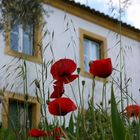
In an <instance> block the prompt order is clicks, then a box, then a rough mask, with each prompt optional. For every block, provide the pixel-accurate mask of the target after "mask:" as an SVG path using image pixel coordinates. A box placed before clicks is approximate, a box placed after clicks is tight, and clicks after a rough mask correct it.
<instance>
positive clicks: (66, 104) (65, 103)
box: [48, 97, 77, 116]
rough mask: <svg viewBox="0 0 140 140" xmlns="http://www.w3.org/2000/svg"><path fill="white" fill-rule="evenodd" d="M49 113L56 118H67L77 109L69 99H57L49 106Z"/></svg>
mask: <svg viewBox="0 0 140 140" xmlns="http://www.w3.org/2000/svg"><path fill="white" fill-rule="evenodd" d="M48 109H49V112H50V113H51V114H52V115H56V116H65V115H66V114H67V113H69V112H71V111H74V110H76V109H77V107H76V105H75V104H74V103H73V101H72V100H70V99H69V98H66V97H63V98H56V99H55V100H53V101H51V102H49V104H48Z"/></svg>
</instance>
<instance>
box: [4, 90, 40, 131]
mask: <svg viewBox="0 0 140 140" xmlns="http://www.w3.org/2000/svg"><path fill="white" fill-rule="evenodd" d="M26 105H27V112H26V111H25V109H24V108H25V100H24V96H23V95H21V94H15V93H11V92H6V93H4V97H3V106H2V126H3V127H4V128H11V127H13V126H14V127H15V128H17V129H22V128H23V127H25V123H28V124H27V125H28V127H30V128H31V127H37V126H38V124H39V122H40V104H39V103H38V101H37V98H35V97H29V99H28V100H27V104H26ZM25 116H26V118H27V121H25ZM11 123H12V124H11Z"/></svg>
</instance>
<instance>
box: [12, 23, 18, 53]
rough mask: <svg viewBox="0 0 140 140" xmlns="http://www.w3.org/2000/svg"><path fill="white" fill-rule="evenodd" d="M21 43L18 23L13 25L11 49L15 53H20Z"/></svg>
mask: <svg viewBox="0 0 140 140" xmlns="http://www.w3.org/2000/svg"><path fill="white" fill-rule="evenodd" d="M18 42H19V26H18V24H17V23H14V24H12V23H11V48H12V50H14V51H18V45H19V44H18Z"/></svg>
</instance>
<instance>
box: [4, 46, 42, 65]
mask: <svg viewBox="0 0 140 140" xmlns="http://www.w3.org/2000/svg"><path fill="white" fill-rule="evenodd" d="M4 52H5V54H7V55H10V56H13V57H17V58H21V59H25V60H27V61H31V62H35V63H41V54H40V52H38V54H37V55H35V56H30V55H26V54H23V53H19V52H16V51H13V50H11V48H10V47H8V46H7V47H5V50H4Z"/></svg>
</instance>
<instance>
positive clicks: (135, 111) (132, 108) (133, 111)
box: [124, 105, 140, 117]
mask: <svg viewBox="0 0 140 140" xmlns="http://www.w3.org/2000/svg"><path fill="white" fill-rule="evenodd" d="M124 111H125V112H124V114H125V115H127V116H128V117H134V116H135V117H138V116H139V114H140V106H138V105H128V106H127V107H126V108H125V110H124Z"/></svg>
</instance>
